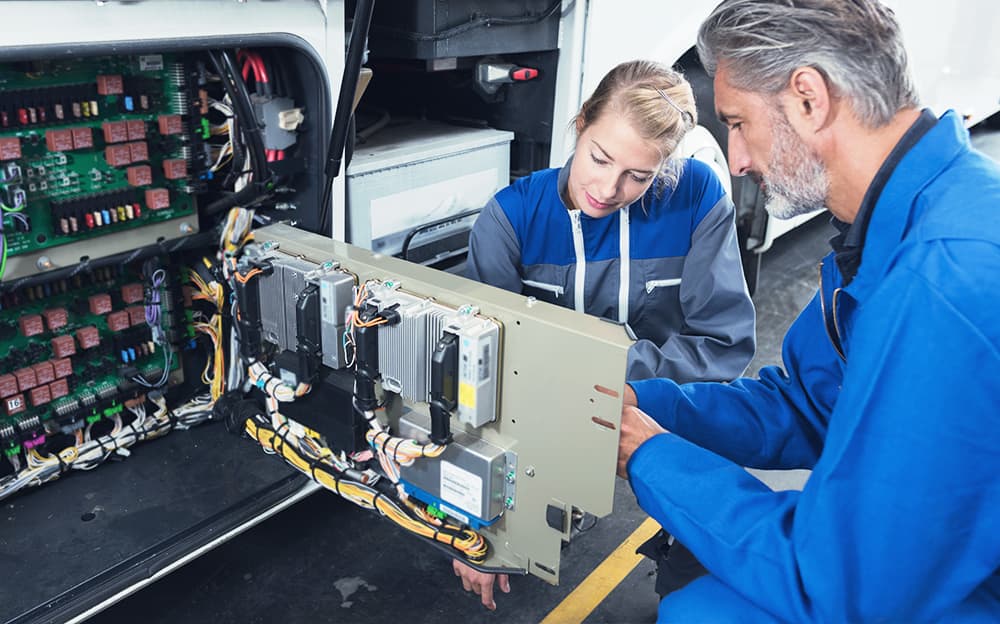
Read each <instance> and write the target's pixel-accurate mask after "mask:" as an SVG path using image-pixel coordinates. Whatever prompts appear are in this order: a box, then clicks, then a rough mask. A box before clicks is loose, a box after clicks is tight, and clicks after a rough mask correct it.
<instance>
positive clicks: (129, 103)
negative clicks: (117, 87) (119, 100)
mask: <svg viewBox="0 0 1000 624" xmlns="http://www.w3.org/2000/svg"><path fill="white" fill-rule="evenodd" d="M125 110H127V111H133V110H135V101H134V100H133V99H132V96H131V95H126V96H125Z"/></svg>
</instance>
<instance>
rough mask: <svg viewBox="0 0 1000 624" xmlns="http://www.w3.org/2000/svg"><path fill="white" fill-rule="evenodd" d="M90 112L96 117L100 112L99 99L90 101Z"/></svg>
mask: <svg viewBox="0 0 1000 624" xmlns="http://www.w3.org/2000/svg"><path fill="white" fill-rule="evenodd" d="M90 114H91V115H93V116H94V117H97V116H98V115H99V114H100V113H99V112H98V108H97V100H91V101H90Z"/></svg>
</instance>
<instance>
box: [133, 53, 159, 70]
mask: <svg viewBox="0 0 1000 624" xmlns="http://www.w3.org/2000/svg"><path fill="white" fill-rule="evenodd" d="M162 69H163V55H162V54H146V55H143V56H140V57H139V71H160V70H162Z"/></svg>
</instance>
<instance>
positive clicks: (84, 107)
mask: <svg viewBox="0 0 1000 624" xmlns="http://www.w3.org/2000/svg"><path fill="white" fill-rule="evenodd" d="M74 112H75V111H74ZM80 113H81V114H82V115H83V116H84V117H90V102H81V103H80Z"/></svg>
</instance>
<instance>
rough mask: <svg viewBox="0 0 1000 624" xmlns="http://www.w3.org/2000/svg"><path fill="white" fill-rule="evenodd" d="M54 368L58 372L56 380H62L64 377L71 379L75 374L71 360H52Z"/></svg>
mask: <svg viewBox="0 0 1000 624" xmlns="http://www.w3.org/2000/svg"><path fill="white" fill-rule="evenodd" d="M52 368H54V369H55V371H56V379H62V378H63V377H69V376H70V375H72V374H73V362H72V360H70V359H69V358H63V359H61V360H52Z"/></svg>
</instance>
